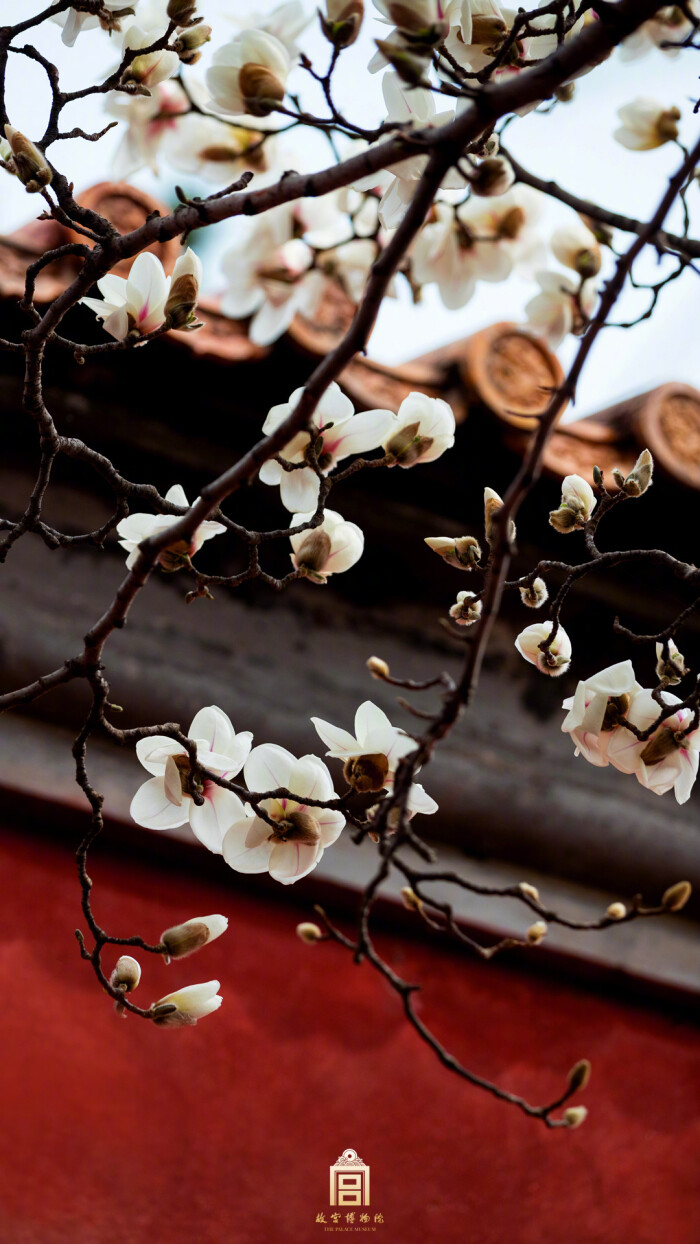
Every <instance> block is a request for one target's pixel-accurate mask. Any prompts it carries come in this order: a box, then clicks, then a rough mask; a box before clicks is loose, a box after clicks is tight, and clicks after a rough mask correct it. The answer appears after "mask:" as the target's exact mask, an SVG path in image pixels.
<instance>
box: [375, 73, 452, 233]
mask: <svg viewBox="0 0 700 1244" xmlns="http://www.w3.org/2000/svg"><path fill="white" fill-rule="evenodd" d="M371 67H372V65H370V68H371ZM382 92H383V95H384V102H385V104H386V108H387V120H388V121H396V122H397V123H400V124H401V125H403V126H404V127H408V126H415V127H416V128H417V129H424V128H426V127H433V126H439V125H445V124H447V123H448V122H449V121H453V120H454V112H452V111H451V110H450V111H445V112H439V113H437V112H436V111H435V99H434V97H433V94H432V92H431V91H426V90H423V89H422V88H421V87H417V88H415V89H414V88H409V87H408V86H407V84H406V83H405V82H402V81H401V79H400V78H399V76H398V74H396V73H394V72H390V73H385V74H384V77H383V78H382ZM426 161H427V156H424V155H417V156H409V158H408V159H407V160H401V161H400V163H399V164H394V165H392V167H391V169H390V170H386V171H383V172H382V173H372V174H370V175H369V177H365V178H361V179H360V180H359V181H357V182H355V183H354V185H355V189H356V190H374V189H375V188H377V187H380V188H381V189H382V191H383V194H382V198H381V202H380V204H379V219H380V220H381V223H382V225H383V226H384V228H385V229H394V228H396V226H397V225H398V224H400V223H401V221H402V219H403V217H404V215H405V212H406V208H407V207H408V205H409V203H410V202H411V199H412V198H413V194H414V191H415V183H416V181H418V180H419V179H420V177H421V176H422V174H423V171H424V169H425V165H426ZM465 184H466V183H465V179H464V177H463V176H462V174H461V173H459V172H457V171H455V170H451V171H450V172H449V173H447V174H446V176H445V177H444V178H443V180H442V183H441V185H442V186H444V187H446V188H452V189H459V188H463V187H464V186H465Z"/></svg>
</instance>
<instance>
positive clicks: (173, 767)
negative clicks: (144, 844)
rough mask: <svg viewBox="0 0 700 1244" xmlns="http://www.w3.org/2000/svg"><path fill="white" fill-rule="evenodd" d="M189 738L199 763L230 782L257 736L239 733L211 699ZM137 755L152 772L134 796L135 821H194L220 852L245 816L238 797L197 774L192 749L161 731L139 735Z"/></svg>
mask: <svg viewBox="0 0 700 1244" xmlns="http://www.w3.org/2000/svg"><path fill="white" fill-rule="evenodd" d="M188 738H190V739H191V740H192V741H193V742H195V743H196V744H197V760H198V761H199V763H200V764H202V765H203V766H204V767H205V768H206V769H210V770H211V771H212V772H213V773H217V774H219V776H220V777H223V778H226V779H227V780H228V781H230V780H232V779H233V778H235V777H236V775H237V774H238V773H240V771H241V769H242V767H243V765H244V763H245V761H246V759H247V757H248V753H249V752H250V745H251V742H252V739H253V736H252V734H251V733H250V731H248V730H245V731H243V732H241V733H240V734H236V732H235V730H234V729H233V726H232V725H231V722H230V720H229V718H228V717H227V716H226V713H224V712H222V710H221V709H220V708H217V707H216V706H215V705H213V704H212V705H210V707H209V708H202V709H200V710H199V712H198V713H197V714H196V715H195V717H194V719H193V721H192V725H191V726H190V728H189V731H188ZM136 755H137V756H138V758H139V760H140V761H141V764H142V765H143V767H144V769H146V770H147V771H148V772H149V773H151V774H153V776H152V777H151V778H149V780H148V781H147V782H144V784H143V786H141V787H140V788H139V789H138V790H137V792H136V794H135V795H134V798H133V799H132V801H131V815H132V816H133V818H134V820H135V821H136V824H137V825H143V826H144V827H145V828H146V829H175V828H176V827H177V826H178V825H186V824H187V822H188V821H189V824H190V828H191V829H192V832H193V834H194V836H195V838H198V839H199V841H200V842H201V843H203V844H204V846H205V847H207V848H208V849H209V850H210V851H213V852H214V853H215V854H218V855H220V854H221V844H222V842H223V838H224V834H225V833H226V831H227V829H228V827H229V825H231V824H233V822H234V821H237V820H239V819H240V818H241V817H242V816H244V815H245V812H244V809H243V804H242V803H241V801H240V799H239V798H238V796H237V795H234V793H233V791H230V790H226V788H225V787H223V786H217V784H216V782H212V781H211V780H209V779H202V778H201V777H196V776H195V775H194V774H193V772H192V769H191V765H190V760H189V757H188V755H187V752H185V751H184V749H183V747H182V744H181V743H178V742H176V740H175V739H168V738H166V737H165V736H160V735H154V736H153V737H152V738H146V739H139V741H138V743H137V744H136Z"/></svg>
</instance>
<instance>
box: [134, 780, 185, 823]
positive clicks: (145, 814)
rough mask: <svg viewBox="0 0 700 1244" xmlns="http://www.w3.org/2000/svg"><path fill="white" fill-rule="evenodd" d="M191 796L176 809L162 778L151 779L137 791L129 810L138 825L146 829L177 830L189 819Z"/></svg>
mask: <svg viewBox="0 0 700 1244" xmlns="http://www.w3.org/2000/svg"><path fill="white" fill-rule="evenodd" d="M189 802H190V799H189V796H187V797H186V798H184V799H183V802H182V807H180V808H176V807H174V805H173V804H172V803H171V802H170V800H169V799H168V797H167V795H166V793H165V785H164V782H163V778H162V777H153V778H149V779H148V781H147V782H144V784H143V786H140V787H139V789H138V790H137V792H136V794H135V795H134V798H133V799H132V801H131V807H130V809H129V811H130V813H131V815H132V817H133V818H134V820H135V821H136V824H137V825H143V826H144V828H145V829H175V828H177V826H178V825H186V824H187V821H188V819H189V807H188V804H189Z"/></svg>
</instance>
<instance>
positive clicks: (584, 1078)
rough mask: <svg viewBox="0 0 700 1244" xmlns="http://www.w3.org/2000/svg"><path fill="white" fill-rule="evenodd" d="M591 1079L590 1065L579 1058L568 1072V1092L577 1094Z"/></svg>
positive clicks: (585, 1060)
mask: <svg viewBox="0 0 700 1244" xmlns="http://www.w3.org/2000/svg"><path fill="white" fill-rule="evenodd" d="M590 1078H591V1064H590V1063H589V1061H588V1059H587V1058H581V1059H580V1060H579V1061H578V1062H577V1063H574V1065H573V1067H572V1068H571V1071H570V1072H569V1090H570V1092H572V1093H578V1092H579V1090H580V1089H584V1088H585V1087H586V1085H587V1084H588V1081H589V1080H590Z"/></svg>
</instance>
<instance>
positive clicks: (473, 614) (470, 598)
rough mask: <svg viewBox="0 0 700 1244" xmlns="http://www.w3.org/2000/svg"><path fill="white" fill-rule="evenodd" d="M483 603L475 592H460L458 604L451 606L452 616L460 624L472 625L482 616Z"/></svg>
mask: <svg viewBox="0 0 700 1244" xmlns="http://www.w3.org/2000/svg"><path fill="white" fill-rule="evenodd" d="M481 610H482V604H481V601H480V600H476V599H475V594H474V592H458V593H457V601H456V604H454V605H452V607H451V608H450V617H451V618H453V619H454V621H455V622H456V623H457V625H458V626H472V625H473V624H474V622H478V620H479V618H480V617H481Z"/></svg>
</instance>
